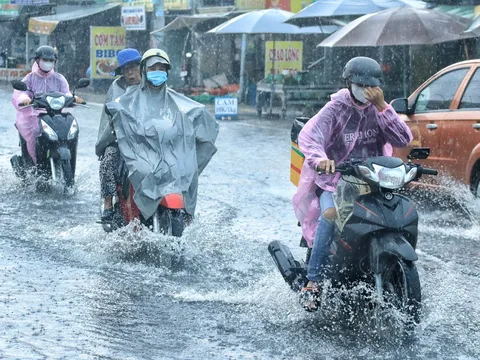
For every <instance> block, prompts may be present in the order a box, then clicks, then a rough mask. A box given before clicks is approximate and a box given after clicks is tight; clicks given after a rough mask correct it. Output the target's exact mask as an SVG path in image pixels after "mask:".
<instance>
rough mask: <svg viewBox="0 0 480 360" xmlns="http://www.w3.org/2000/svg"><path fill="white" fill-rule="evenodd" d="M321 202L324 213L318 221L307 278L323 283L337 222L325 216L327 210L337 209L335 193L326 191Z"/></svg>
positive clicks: (321, 196) (321, 197)
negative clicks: (334, 198) (334, 200)
mask: <svg viewBox="0 0 480 360" xmlns="http://www.w3.org/2000/svg"><path fill="white" fill-rule="evenodd" d="M319 200H320V209H321V211H322V213H321V215H320V218H319V219H318V220H319V222H318V227H317V231H316V232H315V239H314V241H313V248H312V254H311V256H310V260H309V261H308V270H307V278H308V280H311V281H321V280H322V279H323V276H324V271H325V265H326V262H327V258H328V255H329V250H330V244H331V243H332V239H333V234H334V231H335V221H334V220H327V219H326V218H325V217H324V215H323V214H324V213H325V211H326V210H327V209H331V208H335V204H334V203H333V193H332V192H329V191H324V192H323V193H322V194H321V195H320V198H319Z"/></svg>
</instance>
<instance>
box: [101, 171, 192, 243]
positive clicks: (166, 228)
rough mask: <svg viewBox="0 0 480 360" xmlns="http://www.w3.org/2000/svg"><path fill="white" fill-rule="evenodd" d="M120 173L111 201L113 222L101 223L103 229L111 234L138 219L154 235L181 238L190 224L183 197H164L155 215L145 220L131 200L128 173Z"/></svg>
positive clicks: (131, 192)
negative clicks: (112, 204) (160, 234)
mask: <svg viewBox="0 0 480 360" xmlns="http://www.w3.org/2000/svg"><path fill="white" fill-rule="evenodd" d="M121 173H122V175H121V176H119V178H118V179H117V194H116V196H115V197H114V200H113V201H114V207H113V208H114V211H115V214H114V216H113V221H112V222H108V223H107V222H102V226H103V229H104V230H105V231H106V232H111V231H114V230H116V229H118V228H120V227H123V226H125V225H127V224H129V223H131V222H132V221H133V220H134V219H138V220H139V221H140V223H141V224H142V225H144V226H146V227H148V228H149V229H151V230H152V231H153V232H154V233H163V234H165V235H170V236H176V237H181V236H182V234H183V230H184V229H185V227H186V226H187V225H188V224H189V223H190V222H191V216H190V215H189V214H188V213H187V212H186V211H185V203H184V199H183V195H182V194H168V195H165V196H164V197H163V199H162V200H161V201H160V204H159V205H158V207H157V210H156V211H155V213H154V214H153V215H152V216H151V217H150V218H148V219H145V218H144V217H143V215H142V214H141V212H140V210H139V209H138V207H137V205H136V204H135V201H134V200H133V195H134V189H133V187H132V185H131V184H130V181H129V180H128V171H127V170H126V169H124V170H123V171H121Z"/></svg>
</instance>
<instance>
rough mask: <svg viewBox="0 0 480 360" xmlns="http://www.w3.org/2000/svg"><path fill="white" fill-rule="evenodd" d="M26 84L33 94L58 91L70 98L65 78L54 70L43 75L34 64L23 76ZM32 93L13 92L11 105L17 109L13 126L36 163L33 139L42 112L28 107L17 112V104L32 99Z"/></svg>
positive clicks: (35, 136)
mask: <svg viewBox="0 0 480 360" xmlns="http://www.w3.org/2000/svg"><path fill="white" fill-rule="evenodd" d="M22 81H23V82H24V83H26V84H27V87H28V88H29V89H30V90H32V91H33V92H34V93H35V94H40V93H47V92H52V91H58V92H61V93H64V94H66V95H69V96H72V94H71V93H70V89H69V87H68V82H67V80H66V79H65V77H64V76H63V75H61V74H59V73H56V72H55V71H54V70H50V71H49V72H48V73H44V72H43V71H41V70H40V69H39V68H38V64H37V63H36V62H35V63H34V64H33V66H32V72H31V73H29V74H28V75H27V76H25V77H24V78H23V80H22ZM32 96H33V95H32V93H31V92H29V91H18V90H14V91H13V96H12V103H13V106H15V108H16V109H17V120H16V122H15V124H16V125H17V129H18V131H19V132H20V134H21V135H22V137H23V138H24V139H25V141H26V142H27V150H28V153H29V154H30V156H31V158H32V160H33V162H34V163H36V162H37V159H36V157H35V139H36V138H37V136H38V135H39V134H40V128H39V126H38V114H39V113H40V112H43V111H42V110H40V111H39V110H35V109H34V108H33V107H29V108H26V109H23V110H19V106H18V104H21V103H23V102H24V101H25V100H27V99H31V98H32Z"/></svg>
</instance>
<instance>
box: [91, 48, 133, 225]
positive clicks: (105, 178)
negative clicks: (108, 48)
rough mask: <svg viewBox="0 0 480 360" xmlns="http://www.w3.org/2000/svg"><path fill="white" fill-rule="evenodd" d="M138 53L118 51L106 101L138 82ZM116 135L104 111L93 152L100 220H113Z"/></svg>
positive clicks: (117, 157) (128, 50) (117, 152)
mask: <svg viewBox="0 0 480 360" xmlns="http://www.w3.org/2000/svg"><path fill="white" fill-rule="evenodd" d="M141 59H142V57H141V55H140V53H139V52H138V51H137V50H135V49H124V50H122V51H120V52H119V53H118V54H117V60H118V67H117V68H116V69H115V75H121V76H120V77H119V78H118V79H116V80H115V81H114V82H113V84H112V85H111V86H110V88H109V89H108V92H107V96H106V98H105V104H106V103H109V102H111V101H113V100H115V99H116V98H118V97H119V96H121V95H123V94H124V93H125V91H126V90H127V87H128V86H132V85H138V84H140V80H141V76H140V60H141ZM115 141H116V138H115V134H114V132H113V129H112V126H111V124H110V117H109V116H108V115H107V113H106V112H105V111H103V112H102V117H101V118H100V127H99V129H98V138H97V143H96V144H95V153H96V154H97V156H98V157H100V168H99V172H100V187H101V195H102V199H103V213H102V222H108V221H111V220H112V219H113V214H114V211H113V203H112V197H113V195H115V191H116V181H115V174H116V172H117V170H118V166H119V159H120V153H119V151H118V146H117V144H116V142H115Z"/></svg>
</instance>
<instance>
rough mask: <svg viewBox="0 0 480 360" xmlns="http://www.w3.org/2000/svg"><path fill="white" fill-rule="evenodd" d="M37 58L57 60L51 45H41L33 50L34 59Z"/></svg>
mask: <svg viewBox="0 0 480 360" xmlns="http://www.w3.org/2000/svg"><path fill="white" fill-rule="evenodd" d="M38 58H41V59H45V60H52V61H55V60H57V54H56V52H55V49H54V48H53V47H51V46H47V45H42V46H40V47H39V48H38V49H37V51H35V59H38Z"/></svg>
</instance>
